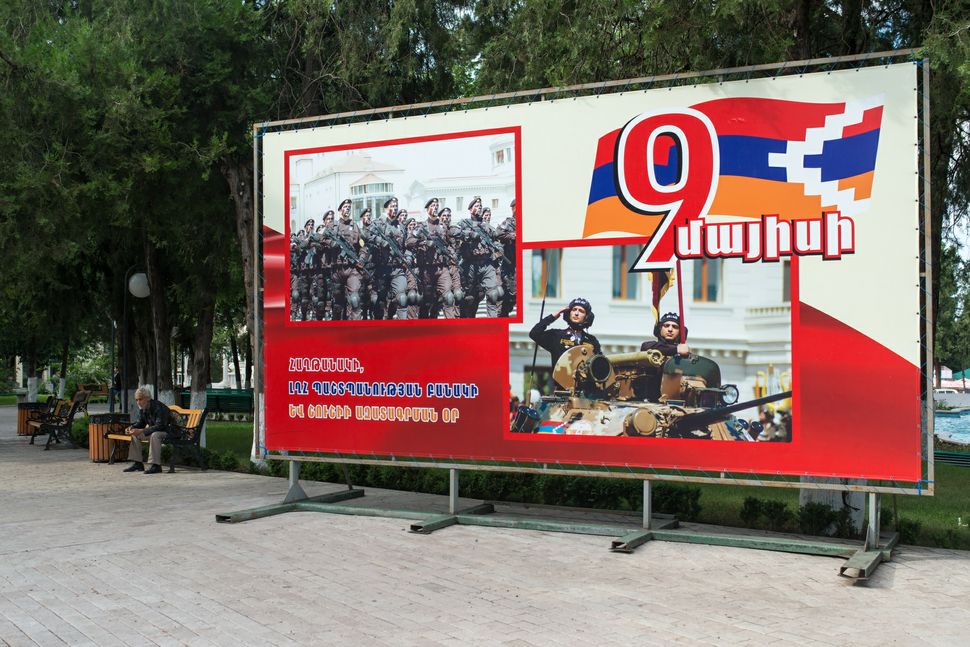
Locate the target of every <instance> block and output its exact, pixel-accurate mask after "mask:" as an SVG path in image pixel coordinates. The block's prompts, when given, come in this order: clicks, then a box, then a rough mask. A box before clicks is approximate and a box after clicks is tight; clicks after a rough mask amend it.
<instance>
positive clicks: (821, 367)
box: [263, 209, 921, 481]
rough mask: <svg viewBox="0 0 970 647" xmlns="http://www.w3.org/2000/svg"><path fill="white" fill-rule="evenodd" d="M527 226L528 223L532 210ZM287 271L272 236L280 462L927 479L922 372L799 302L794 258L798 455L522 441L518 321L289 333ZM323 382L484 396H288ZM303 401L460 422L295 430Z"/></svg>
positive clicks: (784, 449)
mask: <svg viewBox="0 0 970 647" xmlns="http://www.w3.org/2000/svg"><path fill="white" fill-rule="evenodd" d="M523 214H524V216H523V217H528V215H527V212H526V211H525V210H524V209H523ZM288 259H289V249H288V244H287V239H286V236H285V235H284V234H283V233H281V232H275V231H272V230H269V229H264V274H265V297H264V311H263V316H264V325H265V328H264V340H265V346H264V348H265V353H264V355H265V360H264V361H265V424H266V445H267V448H268V449H270V450H291V451H305V452H327V453H342V454H358V455H365V456H366V455H380V456H387V455H395V456H402V457H403V456H407V457H431V458H437V459H449V458H450V459H473V460H478V461H518V462H525V463H529V462H538V463H563V464H585V465H610V466H637V467H648V468H651V467H652V468H658V469H659V468H671V469H678V470H689V471H697V472H704V473H714V474H717V473H719V472H720V471H728V472H742V473H743V472H750V473H760V474H787V475H812V476H828V477H843V478H867V479H887V480H901V481H918V480H920V478H921V462H920V409H919V396H920V375H919V368H918V367H916V366H913V365H912V364H910V363H909V362H907V361H906V360H904V359H903V358H901V357H899V356H898V355H896V354H895V353H893V352H891V351H890V350H888V349H886V348H885V347H883V346H881V345H879V344H877V343H875V342H874V341H873V340H871V339H870V338H868V337H866V336H865V335H862V334H861V333H859V332H858V331H856V330H854V329H852V328H850V327H849V326H847V325H845V324H844V323H842V322H840V321H838V320H835V319H833V318H832V317H830V316H828V315H826V314H825V313H823V312H820V311H818V310H816V309H815V308H812V307H811V306H809V305H806V304H804V303H801V302H800V301H799V300H798V296H797V285H798V278H797V276H798V262H797V258H792V374H793V375H792V381H793V384H794V389H795V394H794V397H793V423H794V425H793V430H792V441H791V442H788V443H746V442H726V441H709V440H707V441H705V440H695V439H668V438H627V437H609V438H606V437H580V436H558V435H554V436H550V435H528V434H512V433H510V432H509V429H508V427H509V425H508V379H509V352H508V325H507V323H505V322H504V321H502V322H496V321H494V320H493V321H472V320H463V321H457V322H443V321H434V322H421V321H414V322H403V323H405V324H406V325H400V323H401V322H354V324H355V325H335V326H334V325H322V326H321V325H316V326H301V325H287V321H286V319H287V313H288V310H287V306H286V304H287V298H288V285H289V278H288V269H287V264H288V262H289V261H288ZM519 294H520V295H521V290H519ZM520 305H521V304H520ZM520 311H521V307H520ZM347 323H349V322H341V324H347ZM291 357H354V358H357V359H358V360H359V361H360V362H361V364H362V365H363V366H364V373H363V374H361V375H356V374H355V375H335V374H316V375H314V374H302V373H301V374H291V373H289V358H291ZM314 379H333V380H337V379H340V380H355V381H356V380H366V381H379V382H396V381H408V382H419V383H422V384H424V383H427V382H449V383H454V382H460V383H474V384H476V385H477V387H478V389H479V394H478V396H477V397H476V398H474V399H467V400H445V399H440V398H439V399H433V398H428V397H422V398H413V399H409V400H407V401H406V402H404V401H401V399H398V398H352V397H347V396H344V397H339V398H338V397H324V396H317V395H313V394H312V392H311V395H308V396H296V395H289V394H288V383H289V381H291V380H308V381H312V380H314ZM862 385H869V386H867V387H866V388H863V386H862ZM301 402H302V403H313V404H324V405H327V404H347V405H350V406H351V407H353V406H354V405H401V406H433V407H437V408H440V407H443V406H450V407H456V408H458V409H459V410H460V418H459V420H458V421H457V422H455V423H452V424H448V423H444V422H442V421H439V422H438V423H435V424H430V423H415V422H409V423H402V422H372V421H359V420H339V421H325V420H311V419H306V418H304V419H295V418H290V417H289V408H288V405H289V404H298V403H301Z"/></svg>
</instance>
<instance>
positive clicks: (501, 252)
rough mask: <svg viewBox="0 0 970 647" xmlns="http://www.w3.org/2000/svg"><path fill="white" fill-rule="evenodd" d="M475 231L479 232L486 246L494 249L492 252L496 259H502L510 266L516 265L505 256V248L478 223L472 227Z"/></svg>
mask: <svg viewBox="0 0 970 647" xmlns="http://www.w3.org/2000/svg"><path fill="white" fill-rule="evenodd" d="M472 228H473V231H477V232H478V235H479V236H481V237H482V240H483V241H485V244H486V245H488V246H489V247H491V248H492V252H493V253H494V254H495V255H496V256H495V258H499V257H501V259H502V260H503V261H505V262H506V263H508V264H509V265H515V263H513V262H512V261H510V260H509V258H508V256H506V255H505V248H504V247H502V245H501V243H499V242H497V241H496V240H494V239H493V238H492V237H491V235H489V233H488V230H487V229H485V227H482V226H481V225H480V224H478V223H476V224H473V225H472Z"/></svg>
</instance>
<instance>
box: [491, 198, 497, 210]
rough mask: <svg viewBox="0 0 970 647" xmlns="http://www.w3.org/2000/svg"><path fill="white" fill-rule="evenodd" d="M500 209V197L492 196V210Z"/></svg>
mask: <svg viewBox="0 0 970 647" xmlns="http://www.w3.org/2000/svg"><path fill="white" fill-rule="evenodd" d="M495 209H498V198H492V210H493V211H494V210H495Z"/></svg>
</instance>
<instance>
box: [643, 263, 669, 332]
mask: <svg viewBox="0 0 970 647" xmlns="http://www.w3.org/2000/svg"><path fill="white" fill-rule="evenodd" d="M648 276H649V277H650V288H651V290H650V292H651V295H650V296H651V304H652V306H653V320H654V321H660V299H662V298H663V296H664V295H665V294H667V290H669V289H670V286H672V285H673V284H674V280H675V279H674V270H672V269H670V270H652V271H651V272H650V274H649V275H648Z"/></svg>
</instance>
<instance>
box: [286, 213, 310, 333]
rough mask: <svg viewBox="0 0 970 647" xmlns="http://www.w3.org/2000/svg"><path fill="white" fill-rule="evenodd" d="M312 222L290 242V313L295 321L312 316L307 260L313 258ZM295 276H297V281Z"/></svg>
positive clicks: (308, 222)
mask: <svg viewBox="0 0 970 647" xmlns="http://www.w3.org/2000/svg"><path fill="white" fill-rule="evenodd" d="M312 224H313V220H308V221H307V225H306V226H305V227H304V229H301V230H300V231H298V232H297V233H296V236H293V237H292V241H291V243H290V267H291V278H290V290H291V291H290V315H291V317H292V319H293V321H305V320H306V319H307V318H308V317H309V316H310V314H309V313H310V272H309V264H308V262H307V260H308V257H310V258H312V252H311V250H310V239H309V237H308V236H307V231H306V227H308V226H312ZM311 231H312V230H311ZM293 277H295V278H296V280H295V282H294V280H293Z"/></svg>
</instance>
